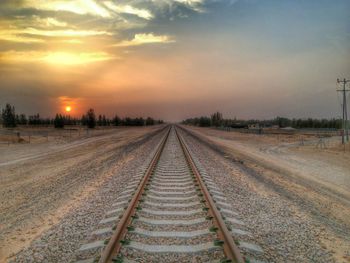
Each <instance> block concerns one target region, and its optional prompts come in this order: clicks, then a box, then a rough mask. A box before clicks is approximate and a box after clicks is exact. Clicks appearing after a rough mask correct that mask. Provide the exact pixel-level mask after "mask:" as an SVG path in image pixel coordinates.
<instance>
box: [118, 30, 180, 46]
mask: <svg viewBox="0 0 350 263" xmlns="http://www.w3.org/2000/svg"><path fill="white" fill-rule="evenodd" d="M171 42H175V40H173V39H172V38H171V37H170V36H168V35H159V36H157V35H154V34H153V33H148V34H136V35H135V36H134V38H133V39H132V40H125V41H122V42H120V43H118V44H115V45H113V46H115V47H127V46H139V45H144V44H156V43H171Z"/></svg>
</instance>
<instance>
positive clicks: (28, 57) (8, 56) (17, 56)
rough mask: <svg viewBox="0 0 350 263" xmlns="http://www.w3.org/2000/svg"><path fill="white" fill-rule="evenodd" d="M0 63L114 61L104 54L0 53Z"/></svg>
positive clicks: (111, 57)
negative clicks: (0, 60)
mask: <svg viewBox="0 0 350 263" xmlns="http://www.w3.org/2000/svg"><path fill="white" fill-rule="evenodd" d="M0 58H1V59H2V61H5V62H8V63H16V62H21V63H26V62H27V63H28V62H39V63H40V62H45V63H49V64H54V65H79V64H88V63H92V62H98V61H105V60H111V59H116V58H117V57H115V56H113V55H110V54H108V53H106V52H86V53H77V52H74V53H70V52H42V51H26V52H23V51H7V52H2V53H0Z"/></svg>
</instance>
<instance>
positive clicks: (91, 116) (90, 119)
mask: <svg viewBox="0 0 350 263" xmlns="http://www.w3.org/2000/svg"><path fill="white" fill-rule="evenodd" d="M86 124H87V126H88V128H95V127H96V115H95V111H94V109H89V110H88V111H87V113H86Z"/></svg>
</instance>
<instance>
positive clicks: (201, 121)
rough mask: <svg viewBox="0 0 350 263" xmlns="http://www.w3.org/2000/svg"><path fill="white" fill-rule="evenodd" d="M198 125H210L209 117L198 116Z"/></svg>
mask: <svg viewBox="0 0 350 263" xmlns="http://www.w3.org/2000/svg"><path fill="white" fill-rule="evenodd" d="M199 126H200V127H209V126H210V118H208V117H200V118H199Z"/></svg>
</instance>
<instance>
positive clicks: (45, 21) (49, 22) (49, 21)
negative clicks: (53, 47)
mask: <svg viewBox="0 0 350 263" xmlns="http://www.w3.org/2000/svg"><path fill="white" fill-rule="evenodd" d="M35 22H36V23H37V24H39V25H41V26H45V27H52V26H55V27H67V26H68V24H67V23H66V22H62V21H59V20H57V19H55V18H53V17H46V18H40V17H38V16H36V19H35Z"/></svg>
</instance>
